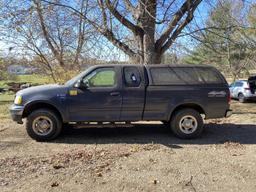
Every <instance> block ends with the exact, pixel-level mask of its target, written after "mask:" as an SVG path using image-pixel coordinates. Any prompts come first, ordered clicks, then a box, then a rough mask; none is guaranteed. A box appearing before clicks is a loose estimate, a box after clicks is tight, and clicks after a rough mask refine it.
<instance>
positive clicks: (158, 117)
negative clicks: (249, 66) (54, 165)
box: [10, 64, 231, 141]
mask: <svg viewBox="0 0 256 192" xmlns="http://www.w3.org/2000/svg"><path fill="white" fill-rule="evenodd" d="M229 102H230V93H229V87H228V84H227V82H226V80H225V78H224V77H223V76H222V75H221V73H220V72H219V71H217V70H216V69H215V68H213V67H209V66H201V65H200V66H199V65H196V66H195V65H192V66H191V65H177V66H173V65H145V66H143V65H131V64H127V65H97V66H93V67H90V68H89V69H87V70H86V71H84V72H83V73H81V74H80V75H78V76H76V77H74V78H73V79H71V80H69V81H68V82H66V83H65V84H64V85H57V84H56V85H43V86H36V87H31V88H27V89H24V90H21V91H19V92H17V94H16V97H15V101H14V104H13V105H12V106H11V108H10V112H11V115H12V119H13V120H14V121H16V122H18V123H22V119H23V118H27V121H26V129H27V132H28V134H29V136H30V137H32V138H33V139H35V140H37V141H47V140H51V139H54V138H56V137H57V136H58V135H59V134H60V132H61V129H62V127H63V125H65V124H72V125H73V126H74V125H75V126H76V125H77V126H81V125H82V126H85V127H86V126H96V127H102V126H112V125H114V126H117V125H118V126H120V125H128V124H130V123H131V122H134V121H141V120H143V121H162V122H163V123H164V124H166V125H167V127H169V128H170V129H171V130H172V131H173V133H174V134H175V135H176V136H178V137H180V138H194V137H197V136H199V135H200V134H201V132H202V130H203V119H211V118H222V117H228V116H230V115H231V110H230V105H229Z"/></svg>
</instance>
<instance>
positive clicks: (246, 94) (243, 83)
mask: <svg viewBox="0 0 256 192" xmlns="http://www.w3.org/2000/svg"><path fill="white" fill-rule="evenodd" d="M229 90H230V94H231V98H233V99H238V100H239V102H241V103H244V102H246V101H247V100H256V77H250V78H249V79H248V80H237V81H235V82H233V83H232V84H230V86H229Z"/></svg>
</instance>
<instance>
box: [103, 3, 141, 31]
mask: <svg viewBox="0 0 256 192" xmlns="http://www.w3.org/2000/svg"><path fill="white" fill-rule="evenodd" d="M106 6H107V8H108V9H109V11H110V12H111V13H112V14H113V15H114V16H115V18H116V19H117V20H118V21H119V22H120V23H122V24H123V25H124V26H126V27H127V28H128V29H130V30H132V32H134V33H135V34H138V33H141V32H142V29H141V28H140V27H138V26H136V25H134V24H133V23H132V22H130V21H129V20H128V19H126V18H125V17H124V16H123V15H121V14H120V13H119V11H117V9H116V8H115V7H113V5H112V3H111V2H110V0H106Z"/></svg>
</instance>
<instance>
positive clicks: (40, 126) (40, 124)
mask: <svg viewBox="0 0 256 192" xmlns="http://www.w3.org/2000/svg"><path fill="white" fill-rule="evenodd" d="M32 128H33V131H34V132H35V133H36V134H37V135H40V136H45V135H48V134H49V133H50V132H51V131H52V129H53V122H52V120H51V119H50V118H49V117H46V116H38V117H37V118H35V119H34V121H33V123H32Z"/></svg>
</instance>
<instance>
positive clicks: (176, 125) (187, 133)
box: [170, 108, 204, 139]
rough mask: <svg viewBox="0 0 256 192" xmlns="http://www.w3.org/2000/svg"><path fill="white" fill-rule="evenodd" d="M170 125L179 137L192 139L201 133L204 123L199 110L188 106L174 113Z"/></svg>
mask: <svg viewBox="0 0 256 192" xmlns="http://www.w3.org/2000/svg"><path fill="white" fill-rule="evenodd" d="M170 125H171V129H172V132H173V133H174V134H175V135H176V136H177V137H179V138H181V139H191V138H196V137H198V136H200V135H201V133H202V131H203V125H204V123H203V118H202V116H201V115H200V113H199V112H198V111H196V110H194V109H189V108H186V109H181V110H179V111H177V112H175V113H174V115H173V116H172V118H171V123H170Z"/></svg>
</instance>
